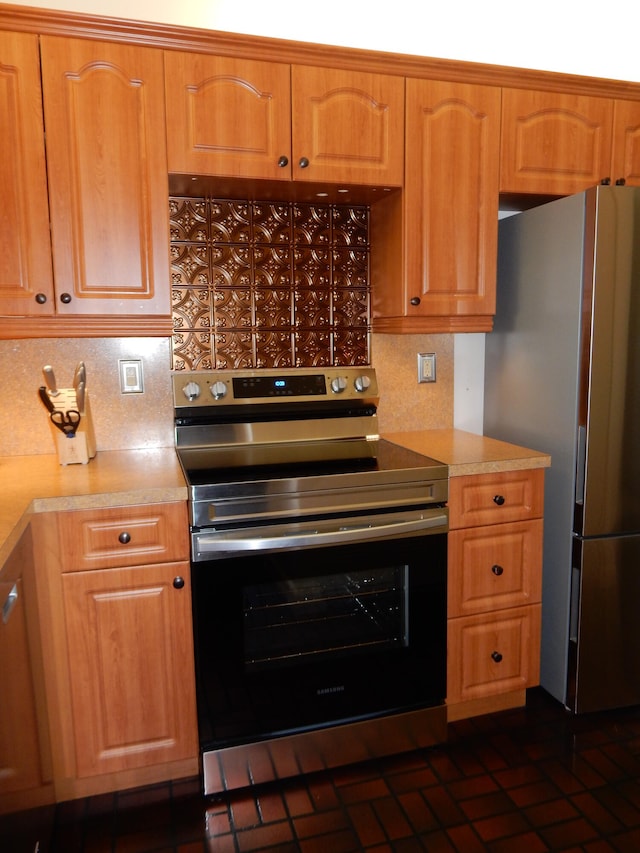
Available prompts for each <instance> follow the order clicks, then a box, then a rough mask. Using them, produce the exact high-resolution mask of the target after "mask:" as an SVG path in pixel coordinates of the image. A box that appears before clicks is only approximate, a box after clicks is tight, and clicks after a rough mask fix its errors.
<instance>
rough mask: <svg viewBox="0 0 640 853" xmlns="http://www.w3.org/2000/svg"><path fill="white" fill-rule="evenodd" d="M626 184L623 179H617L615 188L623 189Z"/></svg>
mask: <svg viewBox="0 0 640 853" xmlns="http://www.w3.org/2000/svg"><path fill="white" fill-rule="evenodd" d="M626 183H627V182H626V180H625V179H624V178H618V179H617V180H616V186H617V187H623V186H624V185H625V184H626Z"/></svg>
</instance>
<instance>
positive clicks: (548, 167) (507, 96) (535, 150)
mask: <svg viewBox="0 0 640 853" xmlns="http://www.w3.org/2000/svg"><path fill="white" fill-rule="evenodd" d="M612 118H613V101H611V100H609V99H608V98H593V97H587V96H583V95H569V94H563V93H556V92H538V91H534V90H524V89H523V90H520V89H503V90H502V142H501V166H500V191H501V192H504V193H540V194H545V195H546V194H549V195H570V194H572V193H576V192H581V191H582V190H584V189H587V187H590V186H594V185H595V184H599V183H600V182H601V181H602V180H603V179H605V178H611V177H612V175H611V140H612Z"/></svg>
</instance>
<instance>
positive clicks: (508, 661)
mask: <svg viewBox="0 0 640 853" xmlns="http://www.w3.org/2000/svg"><path fill="white" fill-rule="evenodd" d="M540 614H541V605H539V604H530V605H528V606H527V607H514V608H512V609H511V610H500V611H498V612H497V613H486V614H479V615H478V616H464V617H462V618H461V619H450V620H449V622H448V627H447V660H448V665H447V702H448V703H449V704H453V703H455V702H464V701H467V700H470V699H481V698H483V697H485V696H492V695H496V694H499V693H508V692H510V691H515V690H525V689H526V688H527V687H533V686H535V685H537V684H538V683H539V681H540Z"/></svg>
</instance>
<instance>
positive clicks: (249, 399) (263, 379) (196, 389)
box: [173, 367, 378, 408]
mask: <svg viewBox="0 0 640 853" xmlns="http://www.w3.org/2000/svg"><path fill="white" fill-rule="evenodd" d="M173 397H174V404H175V407H176V408H184V407H188V408H191V407H194V408H197V407H198V406H212V405H216V404H218V405H225V406H229V405H234V404H237V405H247V404H258V403H267V402H269V403H277V402H279V401H281V402H283V403H285V402H288V403H292V402H301V401H326V400H335V399H345V400H356V399H358V400H367V401H372V402H373V401H376V400H377V398H378V383H377V381H376V374H375V370H374V369H373V368H372V367H333V368H325V369H320V370H317V369H315V368H289V369H285V370H281V371H277V372H276V371H272V370H207V371H188V372H182V371H175V372H174V373H173Z"/></svg>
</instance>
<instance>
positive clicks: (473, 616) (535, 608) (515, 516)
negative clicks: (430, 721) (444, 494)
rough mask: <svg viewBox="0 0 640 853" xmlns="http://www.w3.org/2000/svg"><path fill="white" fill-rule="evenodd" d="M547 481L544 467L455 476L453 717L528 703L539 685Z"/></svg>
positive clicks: (450, 650) (450, 649) (450, 608)
mask: <svg viewBox="0 0 640 853" xmlns="http://www.w3.org/2000/svg"><path fill="white" fill-rule="evenodd" d="M543 482H544V471H543V469H534V470H530V471H527V470H524V471H508V472H504V473H499V474H483V475H475V476H474V475H471V476H465V477H458V478H456V477H454V478H452V480H451V485H450V528H451V529H450V532H449V540H448V545H449V551H448V568H449V571H448V605H447V615H448V628H447V634H448V636H447V705H448V719H449V720H450V721H451V720H455V719H461V718H464V717H470V716H474V715H476V714H481V713H487V712H489V711H494V710H499V709H501V708H507V707H515V706H518V705H521V704H524V701H525V696H526V689H527V688H528V687H533V686H535V685H536V684H538V683H539V678H540V619H541V600H542V532H543V521H542V510H543V504H542V495H543Z"/></svg>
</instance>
